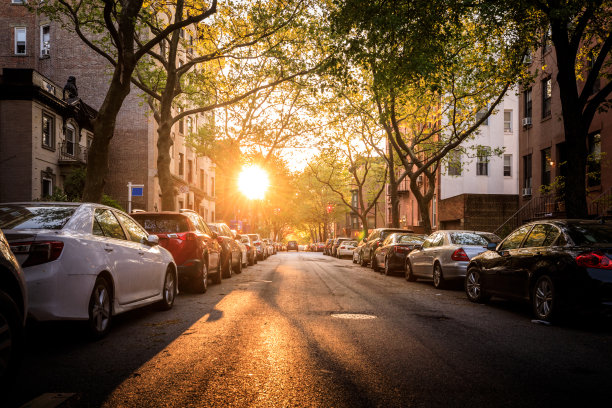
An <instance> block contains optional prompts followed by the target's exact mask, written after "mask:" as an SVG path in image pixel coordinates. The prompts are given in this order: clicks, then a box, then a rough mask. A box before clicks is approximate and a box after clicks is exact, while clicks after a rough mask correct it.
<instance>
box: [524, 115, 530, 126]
mask: <svg viewBox="0 0 612 408" xmlns="http://www.w3.org/2000/svg"><path fill="white" fill-rule="evenodd" d="M523 126H531V117H527V118H523Z"/></svg>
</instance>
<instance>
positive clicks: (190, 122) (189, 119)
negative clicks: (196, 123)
mask: <svg viewBox="0 0 612 408" xmlns="http://www.w3.org/2000/svg"><path fill="white" fill-rule="evenodd" d="M192 132H193V118H192V117H191V116H187V134H191V133H192Z"/></svg>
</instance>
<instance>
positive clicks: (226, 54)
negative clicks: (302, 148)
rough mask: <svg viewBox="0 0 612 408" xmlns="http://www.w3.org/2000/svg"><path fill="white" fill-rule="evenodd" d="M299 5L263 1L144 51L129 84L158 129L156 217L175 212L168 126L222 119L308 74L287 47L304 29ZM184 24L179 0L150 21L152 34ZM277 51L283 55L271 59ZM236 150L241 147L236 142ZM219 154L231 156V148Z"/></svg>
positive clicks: (222, 13) (226, 10)
mask: <svg viewBox="0 0 612 408" xmlns="http://www.w3.org/2000/svg"><path fill="white" fill-rule="evenodd" d="M306 5H307V3H306V2H304V1H296V2H294V3H289V4H288V3H287V2H276V1H268V2H263V3H255V4H251V3H236V4H234V5H232V7H225V8H221V10H220V11H219V13H217V15H216V16H215V17H213V18H211V21H210V22H209V24H206V25H192V26H189V27H188V28H187V30H185V31H186V32H185V31H180V32H179V31H175V32H173V33H172V34H171V35H170V36H169V37H168V38H167V40H164V41H162V42H161V43H160V47H159V49H154V50H150V51H149V56H150V58H148V59H144V61H141V64H140V65H139V67H138V69H137V70H136V75H135V78H133V82H134V83H135V84H136V85H137V86H138V87H139V88H140V89H142V90H143V91H144V92H145V98H146V100H147V103H148V105H149V107H150V109H151V110H152V111H153V116H154V118H155V120H156V121H157V123H158V141H157V148H158V149H157V150H158V158H157V168H158V176H159V184H160V188H161V193H162V209H163V210H174V209H175V208H174V207H175V194H174V183H173V180H172V174H171V171H170V159H171V158H170V147H171V146H172V138H171V129H172V126H173V125H174V124H175V123H177V122H179V121H183V120H185V118H189V119H191V117H192V116H193V115H197V114H200V113H204V112H211V111H213V110H221V112H223V111H224V110H225V111H226V110H227V109H229V108H230V107H231V106H232V105H235V104H239V103H240V101H242V100H245V99H251V98H257V97H258V92H261V91H262V90H265V89H268V88H269V89H274V88H276V87H278V86H279V84H281V83H282V82H284V81H289V80H292V79H294V78H296V77H298V76H300V75H304V74H307V73H308V72H311V71H312V70H313V66H310V67H309V66H307V64H306V63H305V62H304V61H303V60H300V59H297V58H291V57H292V56H294V53H293V54H292V52H291V50H292V47H289V46H287V44H290V43H292V42H297V40H296V35H297V33H298V31H299V29H300V27H299V25H300V24H305V23H304V21H303V20H299V19H298V18H297V17H299V16H303V15H304V14H305V7H306ZM183 18H184V13H183V1H182V0H178V1H177V7H176V8H175V9H172V10H168V11H167V12H166V15H165V16H162V18H159V19H157V21H156V25H155V27H152V28H151V29H152V31H153V32H154V33H155V32H158V31H161V30H162V29H163V22H164V21H168V20H173V21H181V20H182V19H183ZM306 21H308V20H306ZM294 45H295V44H293V45H292V46H294ZM279 47H282V48H284V51H283V52H277V51H276V48H279ZM188 50H192V52H193V50H194V51H195V53H193V54H192V53H190V52H189V51H188ZM294 51H295V50H294ZM312 65H315V63H313V64H312ZM221 116H222V115H221ZM211 127H214V122H211V123H209V125H208V126H207V128H206V129H204V132H203V133H202V134H203V135H209V136H210V135H211V134H213V133H211V132H210V130H211ZM199 136H200V134H199V133H197V132H196V133H195V134H194V135H190V136H188V137H190V138H191V141H192V143H193V144H197V143H198V137H199ZM236 145H237V147H238V146H240V139H239V140H238V143H236ZM226 147H228V148H229V149H230V150H236V149H234V148H232V143H231V142H230V145H229V146H226ZM220 170H222V171H221V172H220V175H221V176H225V175H227V176H229V177H232V176H235V174H233V173H234V172H235V169H233V170H234V171H232V172H231V173H229V174H228V172H224V171H223V170H225V169H223V168H222V169H220ZM228 170H229V169H228ZM219 181H222V180H219ZM219 185H220V186H224V185H225V183H219Z"/></svg>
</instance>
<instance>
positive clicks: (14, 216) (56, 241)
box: [0, 202, 177, 338]
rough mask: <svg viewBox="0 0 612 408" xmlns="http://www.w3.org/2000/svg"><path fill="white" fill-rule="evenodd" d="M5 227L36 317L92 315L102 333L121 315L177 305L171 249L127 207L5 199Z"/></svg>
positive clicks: (93, 327) (97, 333) (1, 215)
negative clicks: (147, 307) (126, 210)
mask: <svg viewBox="0 0 612 408" xmlns="http://www.w3.org/2000/svg"><path fill="white" fill-rule="evenodd" d="M0 228H2V229H3V231H4V233H5V235H6V237H7V240H8V241H9V243H10V246H11V250H12V251H13V253H14V254H15V255H16V257H17V259H18V261H19V263H20V264H21V266H22V268H23V271H24V274H25V279H26V284H27V289H28V297H29V315H30V316H31V317H33V318H34V319H36V320H41V321H42V320H87V321H88V322H89V328H90V331H91V333H92V335H93V336H94V337H95V338H99V337H102V336H104V335H105V334H106V333H107V332H108V330H109V328H110V324H111V319H112V316H114V315H116V314H119V313H123V312H126V311H128V310H131V309H135V308H137V307H141V306H145V305H148V304H151V303H159V305H160V306H161V308H162V309H164V310H168V309H170V308H172V305H173V304H174V298H175V296H176V294H177V285H176V282H177V275H176V265H175V263H174V260H173V258H172V255H171V254H170V252H168V251H167V250H165V249H164V248H162V247H161V246H159V245H158V243H159V240H158V238H157V236H155V235H149V234H147V232H146V231H145V230H144V229H143V228H142V227H141V226H140V225H139V224H138V223H137V222H136V221H134V220H133V219H132V218H131V217H130V216H129V215H127V214H126V213H124V212H122V211H119V210H117V209H114V208H110V207H107V206H104V205H99V204H91V203H42V202H34V203H4V204H0Z"/></svg>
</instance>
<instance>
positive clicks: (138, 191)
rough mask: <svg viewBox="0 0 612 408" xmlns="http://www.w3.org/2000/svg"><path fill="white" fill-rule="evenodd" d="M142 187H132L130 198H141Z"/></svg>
mask: <svg viewBox="0 0 612 408" xmlns="http://www.w3.org/2000/svg"><path fill="white" fill-rule="evenodd" d="M143 190H144V187H132V197H142V195H143Z"/></svg>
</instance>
